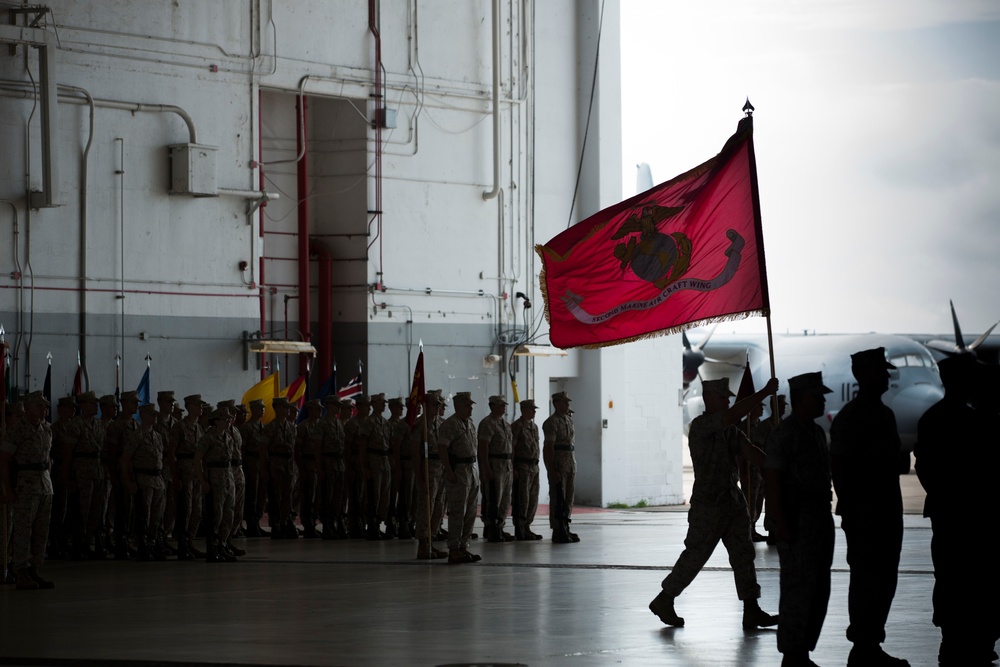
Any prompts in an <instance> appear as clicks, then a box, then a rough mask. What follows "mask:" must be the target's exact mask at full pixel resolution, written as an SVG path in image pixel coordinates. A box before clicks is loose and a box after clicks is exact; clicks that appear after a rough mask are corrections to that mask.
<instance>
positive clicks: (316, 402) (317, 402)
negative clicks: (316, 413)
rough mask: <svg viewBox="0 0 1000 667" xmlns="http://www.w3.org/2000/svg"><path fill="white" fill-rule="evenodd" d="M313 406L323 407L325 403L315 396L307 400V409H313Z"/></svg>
mask: <svg viewBox="0 0 1000 667" xmlns="http://www.w3.org/2000/svg"><path fill="white" fill-rule="evenodd" d="M313 408H315V409H317V410H322V409H323V403H322V402H321V401H320V400H319V399H318V398H314V399H312V400H310V401H306V410H312V409H313Z"/></svg>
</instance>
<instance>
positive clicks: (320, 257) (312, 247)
mask: <svg viewBox="0 0 1000 667" xmlns="http://www.w3.org/2000/svg"><path fill="white" fill-rule="evenodd" d="M309 253H310V254H312V255H315V256H316V259H317V261H318V262H319V276H318V280H317V281H316V288H317V290H318V291H319V299H318V301H319V303H318V305H317V307H318V309H319V313H318V319H319V325H318V329H319V331H318V334H319V340H317V341H316V343H315V347H316V352H317V354H316V363H317V365H318V368H317V370H318V371H319V376H318V381H319V382H322V381H323V380H325V379H326V375H327V373H329V372H331V371H332V370H333V255H332V254H331V253H330V249H329V248H327V247H326V246H325V245H323V243H322V242H321V241H317V240H316V239H309Z"/></svg>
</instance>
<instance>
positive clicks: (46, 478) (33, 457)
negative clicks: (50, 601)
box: [0, 391, 55, 590]
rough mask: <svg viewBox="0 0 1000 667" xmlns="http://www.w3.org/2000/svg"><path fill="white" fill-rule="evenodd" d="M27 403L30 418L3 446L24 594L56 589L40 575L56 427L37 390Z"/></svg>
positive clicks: (0, 468)
mask: <svg viewBox="0 0 1000 667" xmlns="http://www.w3.org/2000/svg"><path fill="white" fill-rule="evenodd" d="M23 403H24V408H25V410H24V411H25V419H24V420H23V421H20V422H19V423H18V424H15V425H12V426H10V427H9V428H8V430H7V433H6V438H5V439H4V441H3V442H2V443H0V485H2V489H0V495H2V498H3V505H4V511H6V509H7V506H10V507H12V508H13V513H12V519H13V520H12V528H13V532H12V541H11V547H12V548H11V552H12V558H11V565H12V569H13V571H14V576H15V577H16V578H17V588H18V590H37V589H39V588H55V584H54V583H52V582H51V581H47V580H45V579H43V578H42V577H41V576H39V574H38V568H40V567H41V566H42V564H43V563H44V562H45V544H46V542H47V541H48V537H49V519H50V515H51V512H52V478H51V476H50V475H49V467H50V465H51V459H50V455H51V451H52V428H51V427H50V426H49V425H48V423H46V421H45V415H46V414H47V413H48V410H49V402H48V401H47V400H45V397H44V396H42V392H40V391H35V392H32V393H30V394H28V395H27V396H25V398H24V401H23Z"/></svg>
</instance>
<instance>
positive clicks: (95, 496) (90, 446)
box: [63, 391, 106, 559]
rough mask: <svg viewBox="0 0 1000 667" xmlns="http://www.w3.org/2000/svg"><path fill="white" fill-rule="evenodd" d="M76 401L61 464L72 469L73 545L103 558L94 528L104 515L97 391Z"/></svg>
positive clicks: (102, 434) (102, 429) (102, 431)
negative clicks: (76, 517) (74, 497)
mask: <svg viewBox="0 0 1000 667" xmlns="http://www.w3.org/2000/svg"><path fill="white" fill-rule="evenodd" d="M77 403H79V405H80V416H79V417H77V418H76V419H74V420H73V421H72V422H70V425H69V426H68V427H67V428H66V430H65V432H64V438H65V440H66V444H67V447H66V449H65V451H64V452H63V455H64V456H65V459H64V465H65V466H66V469H67V470H71V471H72V473H71V474H72V476H73V483H74V485H75V486H76V493H77V503H78V507H79V508H80V516H79V524H78V526H77V536H76V538H75V539H74V547H75V551H76V554H77V556H78V557H79V558H85V559H86V558H97V557H99V558H104V556H105V553H106V551H105V546H104V545H103V544H102V543H101V540H100V539H99V538H98V529H99V528H100V527H101V519H102V517H103V516H104V480H105V477H106V470H105V466H104V463H103V461H102V460H101V459H102V450H103V449H104V439H105V426H104V423H103V422H102V421H101V420H100V419H98V418H97V411H98V402H97V394H95V393H94V392H92V391H88V392H85V393H83V394H80V396H78V397H77ZM95 547H96V551H95Z"/></svg>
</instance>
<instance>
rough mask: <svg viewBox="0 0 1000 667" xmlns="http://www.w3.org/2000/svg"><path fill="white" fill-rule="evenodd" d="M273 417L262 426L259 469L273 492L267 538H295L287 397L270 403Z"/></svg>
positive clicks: (291, 430)
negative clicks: (262, 471)
mask: <svg viewBox="0 0 1000 667" xmlns="http://www.w3.org/2000/svg"><path fill="white" fill-rule="evenodd" d="M271 406H272V407H273V408H274V419H273V420H272V421H271V422H269V423H268V424H267V426H265V427H264V442H265V443H266V445H265V447H264V448H263V449H262V452H263V456H262V458H261V468H262V469H263V470H264V471H265V473H264V475H265V477H264V480H265V482H266V481H267V480H268V479H270V481H271V484H272V492H273V495H272V496H271V498H270V499H268V505H267V508H268V509H267V511H268V515H269V519H270V523H271V539H272V540H278V539H283V538H297V537H298V536H299V534H298V531H297V530H296V529H295V524H294V523H293V522H292V457H293V456H295V426H294V425H293V424H290V423H288V400H287V399H285V398H276V399H274V400H273V401H272V402H271Z"/></svg>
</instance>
